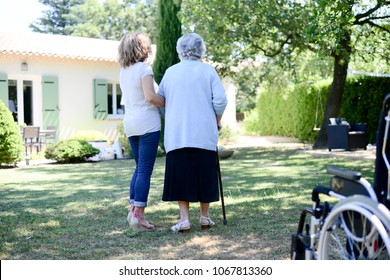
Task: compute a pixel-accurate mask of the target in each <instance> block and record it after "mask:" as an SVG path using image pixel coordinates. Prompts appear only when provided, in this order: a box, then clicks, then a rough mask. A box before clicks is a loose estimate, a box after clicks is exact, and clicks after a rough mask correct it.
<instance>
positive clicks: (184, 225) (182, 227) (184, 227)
mask: <svg viewBox="0 0 390 280" xmlns="http://www.w3.org/2000/svg"><path fill="white" fill-rule="evenodd" d="M190 229H191V225H190V221H188V220H185V221H183V222H178V223H177V224H176V225H174V226H173V227H171V230H172V231H174V232H185V231H189V230H190Z"/></svg>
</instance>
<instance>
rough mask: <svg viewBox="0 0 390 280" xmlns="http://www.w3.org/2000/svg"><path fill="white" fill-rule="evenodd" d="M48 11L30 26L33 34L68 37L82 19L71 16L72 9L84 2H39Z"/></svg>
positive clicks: (76, 0) (67, 0)
mask: <svg viewBox="0 0 390 280" xmlns="http://www.w3.org/2000/svg"><path fill="white" fill-rule="evenodd" d="M39 2H41V3H42V4H43V5H45V6H48V7H49V9H47V10H45V11H43V16H42V17H41V18H39V19H37V20H36V21H34V22H33V23H31V24H30V28H31V29H32V30H33V31H34V32H40V33H49V34H61V35H70V34H72V32H73V27H74V26H76V25H78V24H79V23H80V22H81V21H82V20H83V19H82V18H77V17H73V16H72V15H71V9H72V7H75V6H78V5H81V4H84V2H85V0H39Z"/></svg>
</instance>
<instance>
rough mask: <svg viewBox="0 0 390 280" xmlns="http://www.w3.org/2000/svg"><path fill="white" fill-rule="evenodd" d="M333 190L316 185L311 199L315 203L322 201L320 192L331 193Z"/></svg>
mask: <svg viewBox="0 0 390 280" xmlns="http://www.w3.org/2000/svg"><path fill="white" fill-rule="evenodd" d="M331 191H332V189H330V188H327V187H324V186H316V187H315V188H314V189H313V191H312V192H311V201H313V202H315V203H317V204H318V203H319V201H320V196H319V195H320V194H326V195H329V193H330V192H331Z"/></svg>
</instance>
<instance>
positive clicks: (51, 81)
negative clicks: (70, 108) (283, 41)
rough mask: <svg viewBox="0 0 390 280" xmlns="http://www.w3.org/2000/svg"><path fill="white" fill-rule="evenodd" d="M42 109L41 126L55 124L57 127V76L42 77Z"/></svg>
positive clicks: (45, 126)
mask: <svg viewBox="0 0 390 280" xmlns="http://www.w3.org/2000/svg"><path fill="white" fill-rule="evenodd" d="M42 109H43V127H44V129H46V128H47V127H48V126H55V127H56V128H57V129H58V128H59V110H60V109H59V98H58V77H55V76H43V77H42Z"/></svg>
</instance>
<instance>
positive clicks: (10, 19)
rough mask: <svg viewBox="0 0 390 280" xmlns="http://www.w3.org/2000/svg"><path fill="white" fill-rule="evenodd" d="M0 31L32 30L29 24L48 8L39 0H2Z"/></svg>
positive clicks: (0, 0)
mask: <svg viewBox="0 0 390 280" xmlns="http://www.w3.org/2000/svg"><path fill="white" fill-rule="evenodd" d="M0 2H1V9H0V32H18V33H20V32H31V30H30V28H28V26H29V25H30V23H31V22H32V21H34V20H35V19H37V18H39V17H41V14H42V11H43V10H45V9H46V7H45V6H44V5H42V4H41V3H40V2H39V1H38V0H0Z"/></svg>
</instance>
